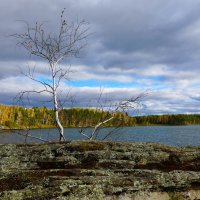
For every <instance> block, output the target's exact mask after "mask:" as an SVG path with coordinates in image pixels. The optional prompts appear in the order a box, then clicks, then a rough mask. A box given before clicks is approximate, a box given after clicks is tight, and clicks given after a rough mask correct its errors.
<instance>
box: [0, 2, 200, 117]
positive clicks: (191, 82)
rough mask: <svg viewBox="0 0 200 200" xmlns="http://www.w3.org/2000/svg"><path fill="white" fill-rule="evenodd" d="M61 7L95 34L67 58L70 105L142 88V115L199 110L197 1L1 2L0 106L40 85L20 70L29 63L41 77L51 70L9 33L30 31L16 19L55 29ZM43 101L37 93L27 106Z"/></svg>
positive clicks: (199, 25) (66, 90)
mask: <svg viewBox="0 0 200 200" xmlns="http://www.w3.org/2000/svg"><path fill="white" fill-rule="evenodd" d="M63 8H66V12H65V16H66V18H67V19H69V20H72V21H76V20H77V19H84V20H86V21H87V22H88V23H89V26H90V31H91V33H92V34H91V35H90V36H89V38H88V45H87V47H86V48H85V49H84V50H83V51H82V52H81V54H80V55H79V57H78V58H76V59H69V58H67V59H66V60H65V61H64V63H62V65H63V66H68V67H69V66H70V69H71V70H72V71H73V73H70V74H69V79H70V81H68V82H67V83H66V82H65V83H63V84H62V85H61V92H60V95H61V96H67V95H68V96H67V97H68V99H73V101H72V102H73V106H75V107H87V106H89V105H92V106H95V103H94V102H95V101H97V99H98V97H99V94H100V93H103V96H104V100H105V101H106V100H107V101H109V102H117V101H119V100H123V99H128V98H130V97H132V96H137V95H140V94H141V93H145V94H146V95H145V96H144V97H143V98H142V99H141V104H140V106H139V107H138V108H139V110H138V113H139V114H140V115H146V114H148V115H149V114H172V113H173V114H176V113H200V106H199V104H200V78H199V74H200V12H199V8H200V1H197V0H184V1H183V0H168V1H166V0H123V1H121V0H56V1H55V0H34V1H32V0H7V1H2V0H1V1H0V24H1V26H0V69H1V70H0V104H8V105H10V104H13V102H14V101H13V99H14V97H15V96H16V94H17V93H18V92H20V91H23V90H29V89H30V90H31V89H33V88H39V87H40V85H37V84H35V83H34V82H32V81H31V80H29V79H27V78H26V77H24V76H23V74H22V73H21V70H23V71H24V70H27V66H28V65H29V66H30V65H34V66H36V67H37V69H38V71H37V77H40V78H44V77H45V75H46V70H45V69H46V63H45V62H44V60H41V59H38V58H35V57H34V56H31V57H30V55H29V54H28V53H27V52H26V51H25V50H24V49H23V48H20V47H18V46H16V43H17V41H16V39H15V38H13V37H10V35H11V34H13V33H22V32H23V31H25V26H24V24H23V23H21V22H20V21H19V20H26V21H27V22H28V23H29V24H30V25H34V23H35V22H36V21H41V22H43V21H45V22H46V24H47V26H48V30H49V31H50V32H53V33H54V32H55V31H56V28H57V27H58V24H59V20H60V14H61V11H62V9H63ZM20 69H21V70H20ZM69 94H70V95H69ZM45 98H47V97H46V96H45V95H43V96H41V97H36V96H32V98H31V102H30V103H31V105H40V104H41V102H42V100H43V99H45Z"/></svg>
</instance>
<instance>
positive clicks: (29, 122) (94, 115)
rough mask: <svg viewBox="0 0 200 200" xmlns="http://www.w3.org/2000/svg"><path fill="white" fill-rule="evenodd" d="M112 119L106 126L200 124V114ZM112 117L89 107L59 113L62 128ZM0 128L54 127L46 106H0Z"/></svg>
mask: <svg viewBox="0 0 200 200" xmlns="http://www.w3.org/2000/svg"><path fill="white" fill-rule="evenodd" d="M114 115H115V117H114V119H113V120H111V121H110V122H108V123H107V124H105V126H136V125H191V124H200V114H190V115H185V114H177V115H148V116H136V117H131V116H128V115H126V114H124V113H120V112H116V113H115V114H114ZM109 117H111V113H109V112H108V111H107V112H105V111H100V110H96V109H91V108H84V109H83V108H71V109H63V110H61V111H60V119H61V122H62V124H63V126H64V127H93V126H95V125H96V124H97V123H99V122H101V121H103V120H105V119H107V118H109ZM0 125H2V126H4V127H5V128H25V127H29V128H48V127H54V118H53V110H51V109H47V108H46V107H33V108H24V107H18V106H5V105H0Z"/></svg>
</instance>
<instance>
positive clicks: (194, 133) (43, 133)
mask: <svg viewBox="0 0 200 200" xmlns="http://www.w3.org/2000/svg"><path fill="white" fill-rule="evenodd" d="M90 130H91V129H88V131H90ZM111 130H112V128H104V129H102V130H101V131H100V132H99V134H98V139H101V138H104V137H105V136H106V135H107V133H108V132H109V131H111ZM30 133H31V134H32V135H34V136H36V137H39V138H43V139H46V140H50V141H56V140H58V138H59V135H58V132H57V130H56V129H42V130H40V129H35V130H31V131H30ZM65 137H66V139H67V140H83V139H85V138H84V137H83V136H82V135H81V134H80V133H79V129H78V128H66V129H65ZM107 140H114V141H128V142H159V143H162V144H167V145H173V146H200V125H193V126H138V127H125V128H123V129H120V131H118V132H117V133H115V134H112V135H110V136H109V137H108V138H107ZM24 142H25V138H24V137H23V136H20V135H18V134H16V133H8V132H7V133H0V143H1V144H6V143H24ZM27 142H36V143H38V142H41V141H39V140H36V139H32V138H27Z"/></svg>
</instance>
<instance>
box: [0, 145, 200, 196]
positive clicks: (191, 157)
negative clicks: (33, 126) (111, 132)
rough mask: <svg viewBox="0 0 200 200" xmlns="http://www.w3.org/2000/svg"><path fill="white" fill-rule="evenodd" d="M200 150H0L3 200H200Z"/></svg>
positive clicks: (144, 147)
mask: <svg viewBox="0 0 200 200" xmlns="http://www.w3.org/2000/svg"><path fill="white" fill-rule="evenodd" d="M199 171H200V148H199V147H188V148H176V147H169V146H164V145H161V144H157V143H124V142H95V141H90V142H89V141H73V142H63V143H49V144H32V145H30V144H24V145H0V199H2V200H4V199H11V200H12V199H13V200H21V199H26V200H31V199H32V200H34V199H36V200H37V199H38V200H44V199H52V200H53V199H60V200H61V199H71V200H75V199H77V200H79V199H95V200H98V199H107V200H111V199H113V200H117V199H121V200H122V199H124V200H125V199H133V200H134V199H135V200H145V199H148V200H157V199H158V200H181V199H189V200H190V199H192V200H194V199H200V172H199Z"/></svg>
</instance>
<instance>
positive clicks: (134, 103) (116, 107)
mask: <svg viewBox="0 0 200 200" xmlns="http://www.w3.org/2000/svg"><path fill="white" fill-rule="evenodd" d="M102 95H103V92H101V93H100V96H99V98H98V100H97V107H96V111H97V112H102V113H106V112H105V111H107V115H106V116H105V117H104V118H103V119H101V120H100V121H99V122H98V123H97V124H95V125H94V126H93V128H92V129H91V131H89V132H87V131H86V129H87V128H84V127H83V128H81V129H80V131H79V133H80V134H81V135H83V136H84V137H85V138H86V139H88V140H96V139H97V136H98V133H99V130H101V129H102V127H104V126H106V124H108V123H109V122H112V120H114V119H116V120H118V121H119V122H120V119H118V118H117V117H116V114H117V113H118V112H120V113H121V114H124V115H128V114H127V112H128V111H130V110H136V109H137V107H138V106H139V105H140V103H141V100H142V98H144V97H145V96H146V95H147V92H144V93H141V94H139V95H137V96H133V97H130V98H128V99H122V100H120V101H117V102H116V103H114V104H113V103H112V102H111V104H110V105H109V104H108V102H106V103H101V102H100V101H101V98H102ZM105 104H107V105H105ZM120 128H123V124H120V123H119V125H118V126H117V127H114V129H113V130H111V131H109V132H108V133H107V134H106V135H105V136H104V137H103V138H102V140H105V139H107V138H108V137H109V136H111V135H112V134H116V132H117V130H119V129H120Z"/></svg>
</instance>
